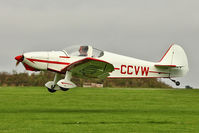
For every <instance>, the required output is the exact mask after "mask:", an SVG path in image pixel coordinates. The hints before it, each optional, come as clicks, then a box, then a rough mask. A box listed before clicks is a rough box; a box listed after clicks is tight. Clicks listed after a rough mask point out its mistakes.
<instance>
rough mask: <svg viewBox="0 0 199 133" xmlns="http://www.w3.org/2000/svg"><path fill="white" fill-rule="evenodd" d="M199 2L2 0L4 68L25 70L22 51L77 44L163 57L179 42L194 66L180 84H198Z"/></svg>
mask: <svg viewBox="0 0 199 133" xmlns="http://www.w3.org/2000/svg"><path fill="white" fill-rule="evenodd" d="M198 5H199V1H198V0H148V1H147V0H81V1H80V0H56V1H55V0H17V1H16V0H0V46H1V49H0V61H1V62H0V71H7V72H12V70H17V71H24V68H23V67H22V65H20V66H19V67H18V68H16V67H15V63H16V61H15V60H14V57H15V56H17V55H20V54H21V53H23V52H30V51H51V50H62V49H64V48H65V47H68V46H71V45H77V44H84V45H85V44H88V45H92V46H94V47H97V48H99V49H102V50H105V51H110V52H114V53H118V54H122V55H126V56H130V57H135V58H139V59H144V60H149V61H153V62H158V61H159V60H160V59H161V57H162V56H163V55H164V53H165V52H166V50H167V49H168V48H169V46H170V45H171V44H173V43H176V44H179V45H181V46H182V47H183V48H184V49H185V51H186V53H187V55H188V60H189V68H190V71H189V73H188V75H187V76H186V77H183V78H180V79H178V80H179V81H181V83H182V86H181V87H184V86H185V85H190V86H193V87H195V88H199V81H198V74H199V69H198V65H199V62H198V56H199V54H198V49H199V15H198V13H199V8H198ZM163 81H165V82H167V83H169V84H171V85H173V83H172V82H170V81H168V80H163Z"/></svg>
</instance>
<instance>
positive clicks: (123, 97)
mask: <svg viewBox="0 0 199 133" xmlns="http://www.w3.org/2000/svg"><path fill="white" fill-rule="evenodd" d="M134 132H135V133H198V132H199V90H171V89H165V90H161V89H122V88H117V89H110V88H103V89H102V88H98V89H97V88H75V89H71V90H69V91H68V92H62V91H58V92H56V93H54V94H51V93H49V92H47V90H46V88H43V87H1V88H0V133H134Z"/></svg>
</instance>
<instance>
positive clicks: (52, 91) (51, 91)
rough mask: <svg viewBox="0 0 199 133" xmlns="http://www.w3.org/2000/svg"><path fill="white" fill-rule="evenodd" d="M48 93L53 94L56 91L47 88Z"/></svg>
mask: <svg viewBox="0 0 199 133" xmlns="http://www.w3.org/2000/svg"><path fill="white" fill-rule="evenodd" d="M48 91H49V92H50V93H54V92H56V90H54V89H50V88H48Z"/></svg>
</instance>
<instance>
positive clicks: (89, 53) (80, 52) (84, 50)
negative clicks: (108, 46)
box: [63, 46, 104, 58]
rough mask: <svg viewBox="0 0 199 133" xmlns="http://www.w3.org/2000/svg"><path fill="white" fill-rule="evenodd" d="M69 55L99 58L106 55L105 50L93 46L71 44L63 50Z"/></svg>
mask: <svg viewBox="0 0 199 133" xmlns="http://www.w3.org/2000/svg"><path fill="white" fill-rule="evenodd" d="M63 51H64V52H65V53H66V54H67V55H68V56H85V57H95V58H99V57H102V56H103V55H104V51H102V50H99V49H96V48H93V47H92V46H71V47H68V48H65V49H64V50H63Z"/></svg>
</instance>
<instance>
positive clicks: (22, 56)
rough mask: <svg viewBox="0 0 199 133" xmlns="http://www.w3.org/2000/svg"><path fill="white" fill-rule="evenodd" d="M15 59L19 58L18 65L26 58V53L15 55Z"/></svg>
mask: <svg viewBox="0 0 199 133" xmlns="http://www.w3.org/2000/svg"><path fill="white" fill-rule="evenodd" d="M15 60H17V63H16V66H18V65H19V63H20V62H22V61H23V60H24V55H19V56H16V57H15Z"/></svg>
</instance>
